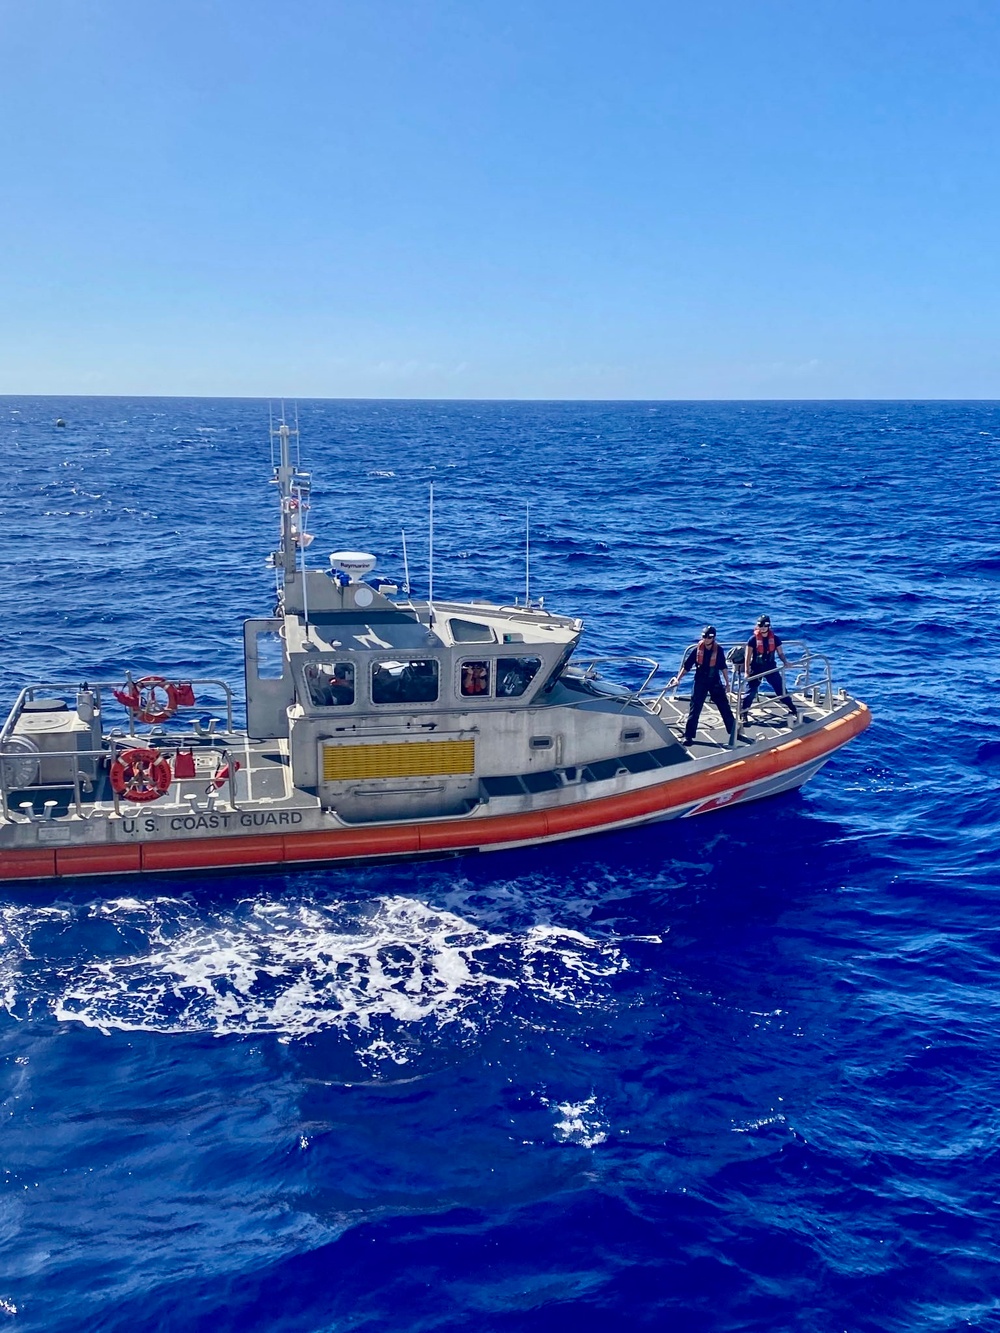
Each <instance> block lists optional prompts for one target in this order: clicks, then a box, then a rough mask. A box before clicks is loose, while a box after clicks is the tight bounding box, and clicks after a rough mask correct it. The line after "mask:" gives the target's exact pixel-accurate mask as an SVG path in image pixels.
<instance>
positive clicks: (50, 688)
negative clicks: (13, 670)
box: [0, 675, 233, 745]
mask: <svg viewBox="0 0 1000 1333" xmlns="http://www.w3.org/2000/svg"><path fill="white" fill-rule="evenodd" d="M131 679H132V677H131V675H129V676H127V677H126V683H128V682H129V681H130V680H131ZM188 683H189V684H190V685H191V686H211V687H214V688H216V689H218V690H220V691H221V692H222V694H223V696H224V698H225V709H226V732H228V733H230V734H231V733H232V730H233V691H232V687H231V686H230V685H228V684H227V683H226V681H224V680H219V679H217V678H215V677H212V676H202V677H199V678H192V679H191V680H190V681H188ZM121 685H122V682H121V681H107V680H101V681H93V682H91V681H87V682H86V684H85V686H84V685H81V683H80V681H45V682H41V683H37V684H34V685H25V687H24V689H22V690H21V692H20V694H19V695H18V696H17V699H16V700H15V701H14V707H13V708H12V709H11V710H10V713H9V715H8V717H7V720H6V722H5V723H4V724H3V727H2V728H0V745H2V744H3V742H4V741H5V740H7V738H8V737H9V736H10V735H11V734H12V732H13V729H14V727H15V726H16V725H17V722H18V719H19V718H20V716H21V714H22V712H23V711H24V705H25V704H27V703H33V702H34V701H35V700H36V699H38V698H46V697H48V696H50V695H56V696H57V697H59V698H63V700H64V702H65V697H64V696H66V695H70V696H71V697H72V698H75V697H76V695H77V694H78V692H80V691H81V690H82V689H83V688H86V689H88V690H90V692H91V694H92V695H93V696H94V701H93V702H94V710H95V712H103V711H104V708H105V705H107V706H108V707H110V708H113V709H120V710H121V711H122V712H123V713H125V714H127V716H128V734H129V735H130V736H137V735H139V734H140V733H139V732H137V731H136V726H135V719H136V713H135V710H134V709H130V708H126V706H125V705H124V704H122V703H121V702H120V701H119V700H118V699H116V698H115V697H114V691H115V690H116V689H121ZM213 706H214V705H213V704H210V703H194V704H180V705H178V707H177V709H176V711H175V713H173V714H172V715H171V717H177V716H179V715H180V714H181V713H184V714H187V715H188V716H190V715H191V714H193V713H204V712H205V711H206V710H208V709H210V708H212V707H213ZM69 708H70V711H71V712H72V705H70V706H69ZM168 720H171V719H168ZM214 721H215V719H213V723H214ZM148 725H149V726H150V728H151V729H150V731H149V732H147V733H143V734H144V735H154V734H162V733H160V732H158V731H157V729H158V728H162V726H163V723H150V724H148ZM214 730H215V727H214V725H212V726H211V727H208V728H205V727H203V726H201V724H200V723H199V721H198V719H197V718H194V719H193V720H192V722H191V725H190V726H189V727H188V728H187V731H188V732H189V733H190V732H193V733H194V734H195V735H197V736H205V735H209V734H211V733H212V732H214Z"/></svg>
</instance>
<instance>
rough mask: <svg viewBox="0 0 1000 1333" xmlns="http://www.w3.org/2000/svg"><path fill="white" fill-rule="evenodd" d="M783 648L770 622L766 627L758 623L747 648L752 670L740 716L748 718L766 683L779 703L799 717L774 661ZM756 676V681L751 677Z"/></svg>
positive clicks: (748, 675)
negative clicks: (758, 694) (775, 655)
mask: <svg viewBox="0 0 1000 1333" xmlns="http://www.w3.org/2000/svg"><path fill="white" fill-rule="evenodd" d="M780 647H781V639H780V637H779V636H778V635H777V634H775V633H774V631H773V630H772V629H771V625H770V622H768V623H767V624H766V625H762V624H759V623H758V626H757V629H756V630H755V631H754V633H753V634H751V635H750V637H749V639H747V648H748V649H749V650H750V670H749V671H748V672H747V677H748V680H747V688H746V693H745V694H744V695H743V699H742V701H741V703H740V715H741V716H742V717H744V718H745V717H746V715H747V713H748V712H749V710H750V706H751V705H752V703H753V701H754V700H755V699H756V698H757V691H758V690H759V689H760V687H761V685H763V684H764V683H765V682H766V683H767V684H768V685H769V686H770V687H771V689H772V690H773V691H774V692H775V694H776V695H777V696H778V702H779V703H783V704H784V705H785V707H786V708H787V709H788V711H789V712H790V713H792V714H793V715H797V713H798V709H797V708H796V707H795V705H794V704H793V703H792V700H791V698H790V696H789V695H788V694H786V693H785V682H784V681H783V680H782V678H781V672H780V671H779V670H778V667H777V664H776V663H775V660H774V654H775V653H776V652H777V650H778V649H779V648H780ZM751 676H755V677H756V679H755V680H750V679H749V677H751Z"/></svg>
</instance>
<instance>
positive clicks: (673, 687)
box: [667, 676, 677, 690]
mask: <svg viewBox="0 0 1000 1333" xmlns="http://www.w3.org/2000/svg"><path fill="white" fill-rule="evenodd" d="M676 688H677V677H676V676H671V677H670V683H669V684H668V685H667V689H668V690H676Z"/></svg>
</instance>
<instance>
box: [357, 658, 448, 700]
mask: <svg viewBox="0 0 1000 1333" xmlns="http://www.w3.org/2000/svg"><path fill="white" fill-rule="evenodd" d="M437 697H438V664H437V662H435V661H434V660H433V658H431V659H421V660H418V661H408V662H376V663H375V664H374V665H373V667H372V703H373V704H397V703H400V704H429V703H433V702H434V700H435V699H436V698H437Z"/></svg>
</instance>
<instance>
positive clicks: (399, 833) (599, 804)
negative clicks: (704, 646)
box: [0, 704, 871, 879]
mask: <svg viewBox="0 0 1000 1333" xmlns="http://www.w3.org/2000/svg"><path fill="white" fill-rule="evenodd" d="M870 723H871V713H870V712H869V710H868V708H867V707H866V706H865V705H864V704H861V705H860V706H859V707H858V708H857V709H855V711H854V712H853V713H849V714H848V715H847V717H844V718H839V719H838V720H837V721H835V722H828V723H827V724H826V725H825V726H823V727H818V728H817V729H816V730H815V731H811V732H809V733H808V735H805V736H801V737H797V738H796V739H795V740H792V741H788V742H786V743H785V744H783V745H781V746H778V747H776V748H775V749H773V750H768V751H767V752H766V753H764V754H760V755H756V756H754V757H752V758H749V759H737V760H734V761H733V762H732V763H729V764H723V765H722V766H721V767H720V768H714V769H710V770H709V771H708V772H702V773H695V774H691V775H690V776H687V777H680V778H668V779H667V780H666V781H665V782H660V783H657V784H655V785H654V786H652V787H644V788H642V789H640V790H639V791H633V792H623V793H621V794H620V795H617V796H600V797H596V798H595V799H593V800H590V801H580V802H579V803H578V804H576V805H571V806H557V807H555V808H554V809H550V810H529V811H524V812H523V813H521V814H513V815H485V816H481V817H479V818H477V819H475V820H468V821H463V822H461V823H458V822H455V823H451V822H448V823H443V822H442V823H433V822H432V823H427V824H379V825H375V826H370V827H368V828H358V829H330V830H328V831H326V830H319V831H316V832H308V833H282V834H277V833H276V834H271V835H267V834H263V835H258V836H255V837H233V838H189V839H186V840H184V841H171V842H144V843H136V844H135V845H134V846H133V845H130V844H125V845H123V844H117V845H116V846H113V847H75V848H64V849H59V850H58V851H57V850H51V851H50V850H49V849H48V848H41V847H39V848H30V849H24V850H19V849H14V850H11V851H0V879H50V878H52V877H53V876H55V875H57V874H59V875H85V874H101V873H105V872H106V873H108V874H113V873H116V872H117V873H121V872H123V871H124V872H127V871H137V870H140V869H141V870H144V871H157V870H197V869H199V868H208V867H218V866H227V865H231V866H239V865H274V864H281V863H286V862H296V861H326V860H337V861H339V860H353V859H360V858H365V857H372V856H405V855H413V854H414V853H419V852H433V851H449V850H456V851H457V850H461V849H462V848H466V849H469V848H473V847H491V846H498V845H502V844H503V843H517V842H531V841H533V840H537V839H543V838H547V837H554V836H558V835H559V834H568V833H578V832H583V831H585V830H587V829H599V828H603V827H606V826H609V825H614V824H619V823H624V822H626V821H628V820H633V819H641V818H643V817H644V816H648V815H653V814H657V813H665V812H666V811H668V810H676V809H681V808H683V807H684V806H687V805H694V804H696V803H697V802H698V801H704V800H707V799H709V798H711V797H713V796H718V795H719V794H721V793H722V792H724V791H726V790H732V789H733V788H735V787H738V788H739V789H740V791H741V793H745V791H746V789H747V788H748V787H750V786H751V785H752V784H753V783H755V782H760V781H762V780H764V779H767V778H770V777H774V776H776V775H778V774H780V773H784V772H788V771H789V770H791V769H793V768H799V767H801V766H802V765H804V764H808V763H810V762H811V761H813V760H815V759H819V758H822V757H823V756H825V755H828V754H831V753H832V752H833V751H834V750H837V749H839V748H840V746H842V745H844V744H846V743H847V741H849V740H851V739H852V737H854V736H857V735H860V733H861V732H862V731H864V730H865V729H866V728H867V727H868V726H869V725H870Z"/></svg>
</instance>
